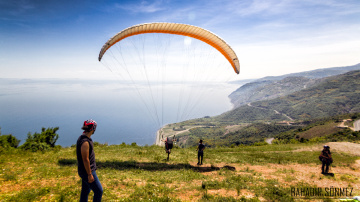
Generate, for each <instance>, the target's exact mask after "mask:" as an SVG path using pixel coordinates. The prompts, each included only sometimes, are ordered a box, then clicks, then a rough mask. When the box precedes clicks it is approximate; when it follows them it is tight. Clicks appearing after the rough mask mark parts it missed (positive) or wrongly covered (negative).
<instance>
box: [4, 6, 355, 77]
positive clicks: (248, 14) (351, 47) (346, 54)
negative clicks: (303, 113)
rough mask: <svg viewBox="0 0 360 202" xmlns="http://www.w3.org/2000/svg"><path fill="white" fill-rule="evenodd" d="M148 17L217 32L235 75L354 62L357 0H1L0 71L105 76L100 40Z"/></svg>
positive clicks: (11, 74) (14, 74)
mask: <svg viewBox="0 0 360 202" xmlns="http://www.w3.org/2000/svg"><path fill="white" fill-rule="evenodd" d="M147 22H175V23H186V24H192V25H195V26H199V27H202V28H205V29H207V30H210V31H212V32H213V33H215V34H217V35H219V36H220V37H222V38H223V39H224V40H225V41H227V42H228V43H229V44H230V45H231V46H232V48H233V49H234V50H235V52H236V53H237V55H238V57H239V60H240V65H241V73H240V75H239V79H248V78H259V77H264V76H275V75H282V74H286V73H292V72H300V71H307V70H312V69H318V68H326V67H337V66H348V65H354V64H357V63H360V57H359V56H360V34H359V33H360V1H359V0H342V1H335V0H316V1H314V0H297V1H295V0H237V1H234V0H210V1H209V0H198V1H195V0H191V1H187V0H182V1H170V0H159V1H138V0H129V1H112V0H109V1H105V0H94V1H85V0H84V1H80V0H61V1H59V0H17V1H13V0H0V78H92V79H103V78H109V77H111V73H110V72H109V71H106V68H104V66H103V65H102V64H101V63H100V62H98V60H97V57H98V54H99V51H100V49H101V47H102V46H103V44H104V43H105V42H106V41H107V40H108V39H109V38H110V37H112V36H113V35H114V34H116V33H118V32H119V31H121V30H123V29H125V28H127V27H130V26H132V25H135V24H141V23H147Z"/></svg>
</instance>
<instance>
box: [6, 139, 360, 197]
mask: <svg viewBox="0 0 360 202" xmlns="http://www.w3.org/2000/svg"><path fill="white" fill-rule="evenodd" d="M321 147H322V146H321V145H316V144H315V145H314V144H312V145H308V144H306V145H305V144H303V145H299V144H295V145H294V144H288V145H265V146H242V147H234V148H228V147H218V148H215V149H211V148H207V149H206V150H205V161H204V165H203V166H200V167H199V166H196V162H197V160H196V151H195V149H194V148H188V149H180V148H174V149H173V151H172V153H171V156H170V161H165V157H166V154H165V152H164V149H163V148H162V147H158V146H150V147H139V146H136V145H133V146H130V145H125V144H123V145H111V146H106V145H99V146H96V147H95V153H96V159H97V165H98V170H97V174H98V176H99V179H100V181H101V183H102V186H103V188H104V195H103V201H111V200H121V201H148V200H153V201H199V200H203V201H208V200H212V201H235V200H241V201H293V200H294V199H295V197H294V196H292V195H291V188H293V187H296V188H311V187H312V188H313V187H317V188H321V189H323V191H324V189H325V188H330V186H333V187H338V188H340V187H359V182H358V179H359V178H360V174H359V173H360V172H359V167H358V166H359V165H358V164H357V163H356V160H357V159H358V158H359V157H358V156H356V155H354V154H348V153H343V152H341V151H340V150H339V151H337V150H333V158H334V163H333V166H332V168H331V170H332V172H334V173H335V176H334V177H330V176H323V175H321V174H320V165H319V163H320V162H319V160H318V155H319V153H320V150H321ZM313 148H316V149H313ZM332 148H333V149H335V146H332ZM0 165H1V169H0V201H78V200H79V197H80V189H81V181H80V178H79V177H78V176H77V165H76V154H75V148H73V147H70V148H58V149H57V150H53V151H48V152H24V151H23V150H19V149H11V150H7V151H4V150H2V153H0ZM324 193H325V192H324ZM359 194H360V192H359V190H358V189H354V191H353V195H359ZM90 196H92V193H91V194H90ZM331 198H334V197H331ZM337 198H338V197H337ZM312 199H314V198H312Z"/></svg>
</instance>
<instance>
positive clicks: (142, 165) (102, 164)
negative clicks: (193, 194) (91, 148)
mask: <svg viewBox="0 0 360 202" xmlns="http://www.w3.org/2000/svg"><path fill="white" fill-rule="evenodd" d="M58 163H59V165H61V166H73V165H77V161H76V160H74V159H60V160H59V161H58ZM96 165H97V168H98V169H105V168H110V169H116V170H128V169H142V170H149V171H163V170H181V169H189V170H194V171H197V172H211V171H215V170H220V169H228V170H232V171H235V167H232V166H224V167H216V166H210V167H208V166H192V165H190V164H185V163H178V164H167V163H157V162H137V161H97V162H96Z"/></svg>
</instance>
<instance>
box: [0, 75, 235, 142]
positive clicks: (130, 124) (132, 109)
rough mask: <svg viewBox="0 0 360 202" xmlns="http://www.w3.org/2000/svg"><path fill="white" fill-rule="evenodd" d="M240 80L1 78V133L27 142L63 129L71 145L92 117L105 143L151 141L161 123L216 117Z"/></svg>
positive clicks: (62, 137)
mask: <svg viewBox="0 0 360 202" xmlns="http://www.w3.org/2000/svg"><path fill="white" fill-rule="evenodd" d="M239 87H240V84H239V83H215V84H214V83H211V84H210V83H208V84H202V85H199V84H197V83H167V84H163V83H162V84H159V83H152V84H149V83H146V82H143V83H142V82H136V84H134V83H128V82H120V81H118V80H80V79H5V78H3V79H0V128H1V134H2V135H7V134H12V135H13V136H15V137H16V138H17V139H19V140H21V142H20V145H21V144H23V143H24V142H25V141H26V138H27V135H28V134H34V133H41V129H42V128H54V127H59V130H58V131H57V134H59V139H58V140H57V142H56V145H61V146H63V147H69V146H71V145H74V144H75V143H76V140H77V138H78V137H79V135H81V133H82V130H81V127H82V124H83V122H84V121H85V120H87V119H93V120H95V121H96V122H97V124H98V127H97V129H96V132H95V134H94V135H93V136H92V139H93V141H96V142H99V143H101V144H108V145H113V144H121V143H126V144H131V143H133V142H135V143H136V144H138V145H142V146H144V145H152V144H154V143H155V139H156V132H157V130H158V129H159V128H161V127H162V126H164V125H166V124H169V123H175V122H180V121H184V120H189V119H194V118H202V117H204V116H215V115H219V114H221V113H224V112H226V111H228V110H230V109H231V108H232V107H233V106H232V104H231V102H230V100H229V98H228V95H229V94H230V93H231V92H233V91H235V90H236V89H237V88H239Z"/></svg>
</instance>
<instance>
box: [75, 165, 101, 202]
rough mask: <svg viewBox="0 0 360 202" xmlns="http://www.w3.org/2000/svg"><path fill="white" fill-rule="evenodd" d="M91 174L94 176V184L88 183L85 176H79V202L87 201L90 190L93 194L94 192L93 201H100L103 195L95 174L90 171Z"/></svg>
mask: <svg viewBox="0 0 360 202" xmlns="http://www.w3.org/2000/svg"><path fill="white" fill-rule="evenodd" d="M91 173H92V175H93V176H94V182H92V183H89V182H88V176H87V175H86V176H80V177H81V179H82V185H81V195H80V202H83V201H86V202H87V201H88V197H89V193H90V190H93V192H94V198H93V201H101V197H102V194H103V188H102V186H101V183H100V181H99V178H98V177H97V175H96V172H95V171H92V172H91Z"/></svg>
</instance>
